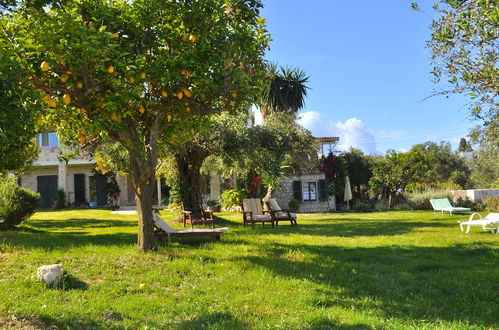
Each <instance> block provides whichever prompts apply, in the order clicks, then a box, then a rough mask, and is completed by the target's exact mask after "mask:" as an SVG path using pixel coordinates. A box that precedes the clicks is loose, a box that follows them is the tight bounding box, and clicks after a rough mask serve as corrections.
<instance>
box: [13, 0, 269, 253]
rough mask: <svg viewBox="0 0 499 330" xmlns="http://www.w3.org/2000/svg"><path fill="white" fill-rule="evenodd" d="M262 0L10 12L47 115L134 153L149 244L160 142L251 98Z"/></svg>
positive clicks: (89, 4) (258, 68) (89, 139)
mask: <svg viewBox="0 0 499 330" xmlns="http://www.w3.org/2000/svg"><path fill="white" fill-rule="evenodd" d="M260 7H261V4H260V2H259V1H242V0H238V1H224V0H206V1H194V0H185V1H172V0H155V1H152V0H151V1H138V0H137V1H118V0H103V1H97V0H86V1H85V0H81V1H77V0H74V1H71V0H69V1H64V2H54V3H53V4H48V5H44V6H39V7H33V6H27V7H24V6H21V5H19V6H17V7H15V8H14V9H13V10H12V11H11V13H10V14H9V15H8V16H7V18H6V19H7V20H9V28H8V30H7V31H6V32H5V33H6V34H7V35H8V36H10V37H11V39H10V40H11V42H12V45H11V46H12V47H13V48H14V49H17V50H18V52H19V54H20V56H22V57H23V58H24V59H26V61H27V62H28V66H29V69H30V71H31V76H30V83H31V84H32V85H33V88H35V89H37V90H38V91H39V92H40V97H41V98H42V99H43V100H44V101H45V102H46V103H47V105H48V108H47V111H46V112H45V114H44V117H45V118H46V122H47V123H49V125H51V126H52V127H54V128H55V129H57V131H58V132H59V133H60V135H61V136H62V137H63V138H64V139H65V140H66V141H68V142H73V143H78V144H79V145H80V146H82V147H85V146H87V145H91V144H99V143H102V142H109V141H116V142H118V143H120V144H121V145H122V146H123V147H124V148H125V149H126V150H127V151H128V154H129V156H130V175H131V178H132V183H133V187H134V191H135V198H136V201H137V206H138V213H139V235H138V242H139V246H140V249H141V250H142V251H145V250H150V249H152V248H154V247H155V240H154V235H153V222H152V196H153V191H154V183H155V172H156V169H157V165H158V144H159V143H160V142H162V143H170V142H174V141H178V140H183V139H188V138H189V137H190V136H192V135H193V134H194V133H195V132H196V130H197V129H198V127H199V125H201V124H202V120H200V119H199V118H202V117H203V116H207V115H210V114H214V113H219V112H222V111H231V112H236V111H241V110H246V109H248V108H249V104H252V103H254V102H255V95H258V86H259V82H260V81H261V77H260V76H261V72H263V55H264V51H265V49H266V47H267V42H268V36H267V34H266V30H265V27H264V20H263V19H262V18H261V17H259V9H260Z"/></svg>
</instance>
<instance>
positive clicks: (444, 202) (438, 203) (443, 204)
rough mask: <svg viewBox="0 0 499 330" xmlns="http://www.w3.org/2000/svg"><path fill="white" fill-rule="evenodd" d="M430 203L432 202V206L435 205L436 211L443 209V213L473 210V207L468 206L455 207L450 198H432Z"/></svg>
mask: <svg viewBox="0 0 499 330" xmlns="http://www.w3.org/2000/svg"><path fill="white" fill-rule="evenodd" d="M430 203H431V206H432V207H433V210H434V211H442V213H444V212H449V213H450V214H452V212H469V211H471V209H470V208H468V207H454V206H452V205H451V203H450V201H449V199H448V198H442V199H430Z"/></svg>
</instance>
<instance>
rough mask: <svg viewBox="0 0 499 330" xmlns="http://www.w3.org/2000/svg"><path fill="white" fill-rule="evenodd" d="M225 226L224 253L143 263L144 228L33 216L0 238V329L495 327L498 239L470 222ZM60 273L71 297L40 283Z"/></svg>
mask: <svg viewBox="0 0 499 330" xmlns="http://www.w3.org/2000/svg"><path fill="white" fill-rule="evenodd" d="M162 216H163V218H164V219H165V220H167V221H173V220H174V219H175V216H174V215H172V214H168V213H167V212H165V211H163V212H162ZM218 216H219V219H220V221H219V224H220V225H223V226H230V227H231V230H230V231H229V232H228V233H225V234H224V235H223V236H222V241H221V242H219V243H215V244H213V243H211V242H210V239H208V238H207V239H202V238H192V239H173V240H172V243H171V244H168V242H167V241H162V242H161V243H160V245H159V248H158V249H157V251H154V252H151V253H140V252H138V248H137V246H136V220H135V217H136V216H129V215H113V214H110V211H106V210H67V211H54V212H38V213H36V214H35V215H34V216H33V217H32V218H31V219H30V220H29V221H28V222H27V223H25V224H24V225H23V226H22V229H21V230H20V231H15V232H0V328H1V327H2V322H3V324H4V326H6V324H7V326H8V324H14V325H15V324H17V325H18V326H19V325H28V324H29V322H36V321H38V322H40V321H41V322H43V323H44V324H46V325H57V326H58V327H59V328H125V327H128V328H146V327H147V328H149V329H151V328H175V329H190V328H212V329H219V328H225V329H236V328H281V329H303V328H305V329H320V328H324V329H327V328H341V329H371V328H393V329H402V328H403V329H408V328H418V329H420V328H428V329H430V328H438V329H450V328H454V329H461V328H491V329H492V328H496V329H497V328H499V235H492V234H491V233H490V232H482V231H481V229H480V228H476V227H474V228H472V232H471V233H470V234H464V233H461V231H460V230H459V227H458V225H457V221H462V220H464V219H466V218H467V215H452V216H449V215H442V214H439V213H432V212H417V211H414V212H386V213H343V214H306V215H305V214H304V215H300V216H299V218H298V224H299V225H298V227H291V226H289V224H285V223H283V224H281V225H279V226H278V227H277V228H271V227H270V226H268V227H267V226H266V227H265V228H262V227H261V226H259V227H257V228H256V230H253V229H251V227H246V228H243V227H242V220H241V218H242V217H241V215H240V214H236V213H219V214H218ZM52 263H63V265H64V267H65V269H66V270H67V272H68V276H67V277H66V280H65V287H64V288H63V289H46V288H44V286H43V285H42V284H41V283H39V282H38V281H37V279H36V269H37V268H38V267H39V266H41V265H44V264H52ZM141 283H145V284H146V287H145V288H144V289H140V288H139V285H140V284H141ZM15 319H17V320H20V319H24V321H18V322H17V323H16V322H14V321H12V320H15ZM9 320H11V321H12V322H14V323H8V322H9Z"/></svg>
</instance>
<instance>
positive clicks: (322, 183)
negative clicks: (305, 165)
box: [319, 179, 327, 202]
mask: <svg viewBox="0 0 499 330" xmlns="http://www.w3.org/2000/svg"><path fill="white" fill-rule="evenodd" d="M319 200H320V201H321V202H325V201H327V187H326V180H324V179H320V180H319Z"/></svg>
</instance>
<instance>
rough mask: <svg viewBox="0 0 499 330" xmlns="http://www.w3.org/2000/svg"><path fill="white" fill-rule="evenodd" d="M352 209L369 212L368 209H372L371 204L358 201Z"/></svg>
mask: <svg viewBox="0 0 499 330" xmlns="http://www.w3.org/2000/svg"><path fill="white" fill-rule="evenodd" d="M353 210H354V211H357V212H370V211H372V209H371V206H370V205H369V204H367V203H363V202H358V203H357V204H355V206H354V207H353Z"/></svg>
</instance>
